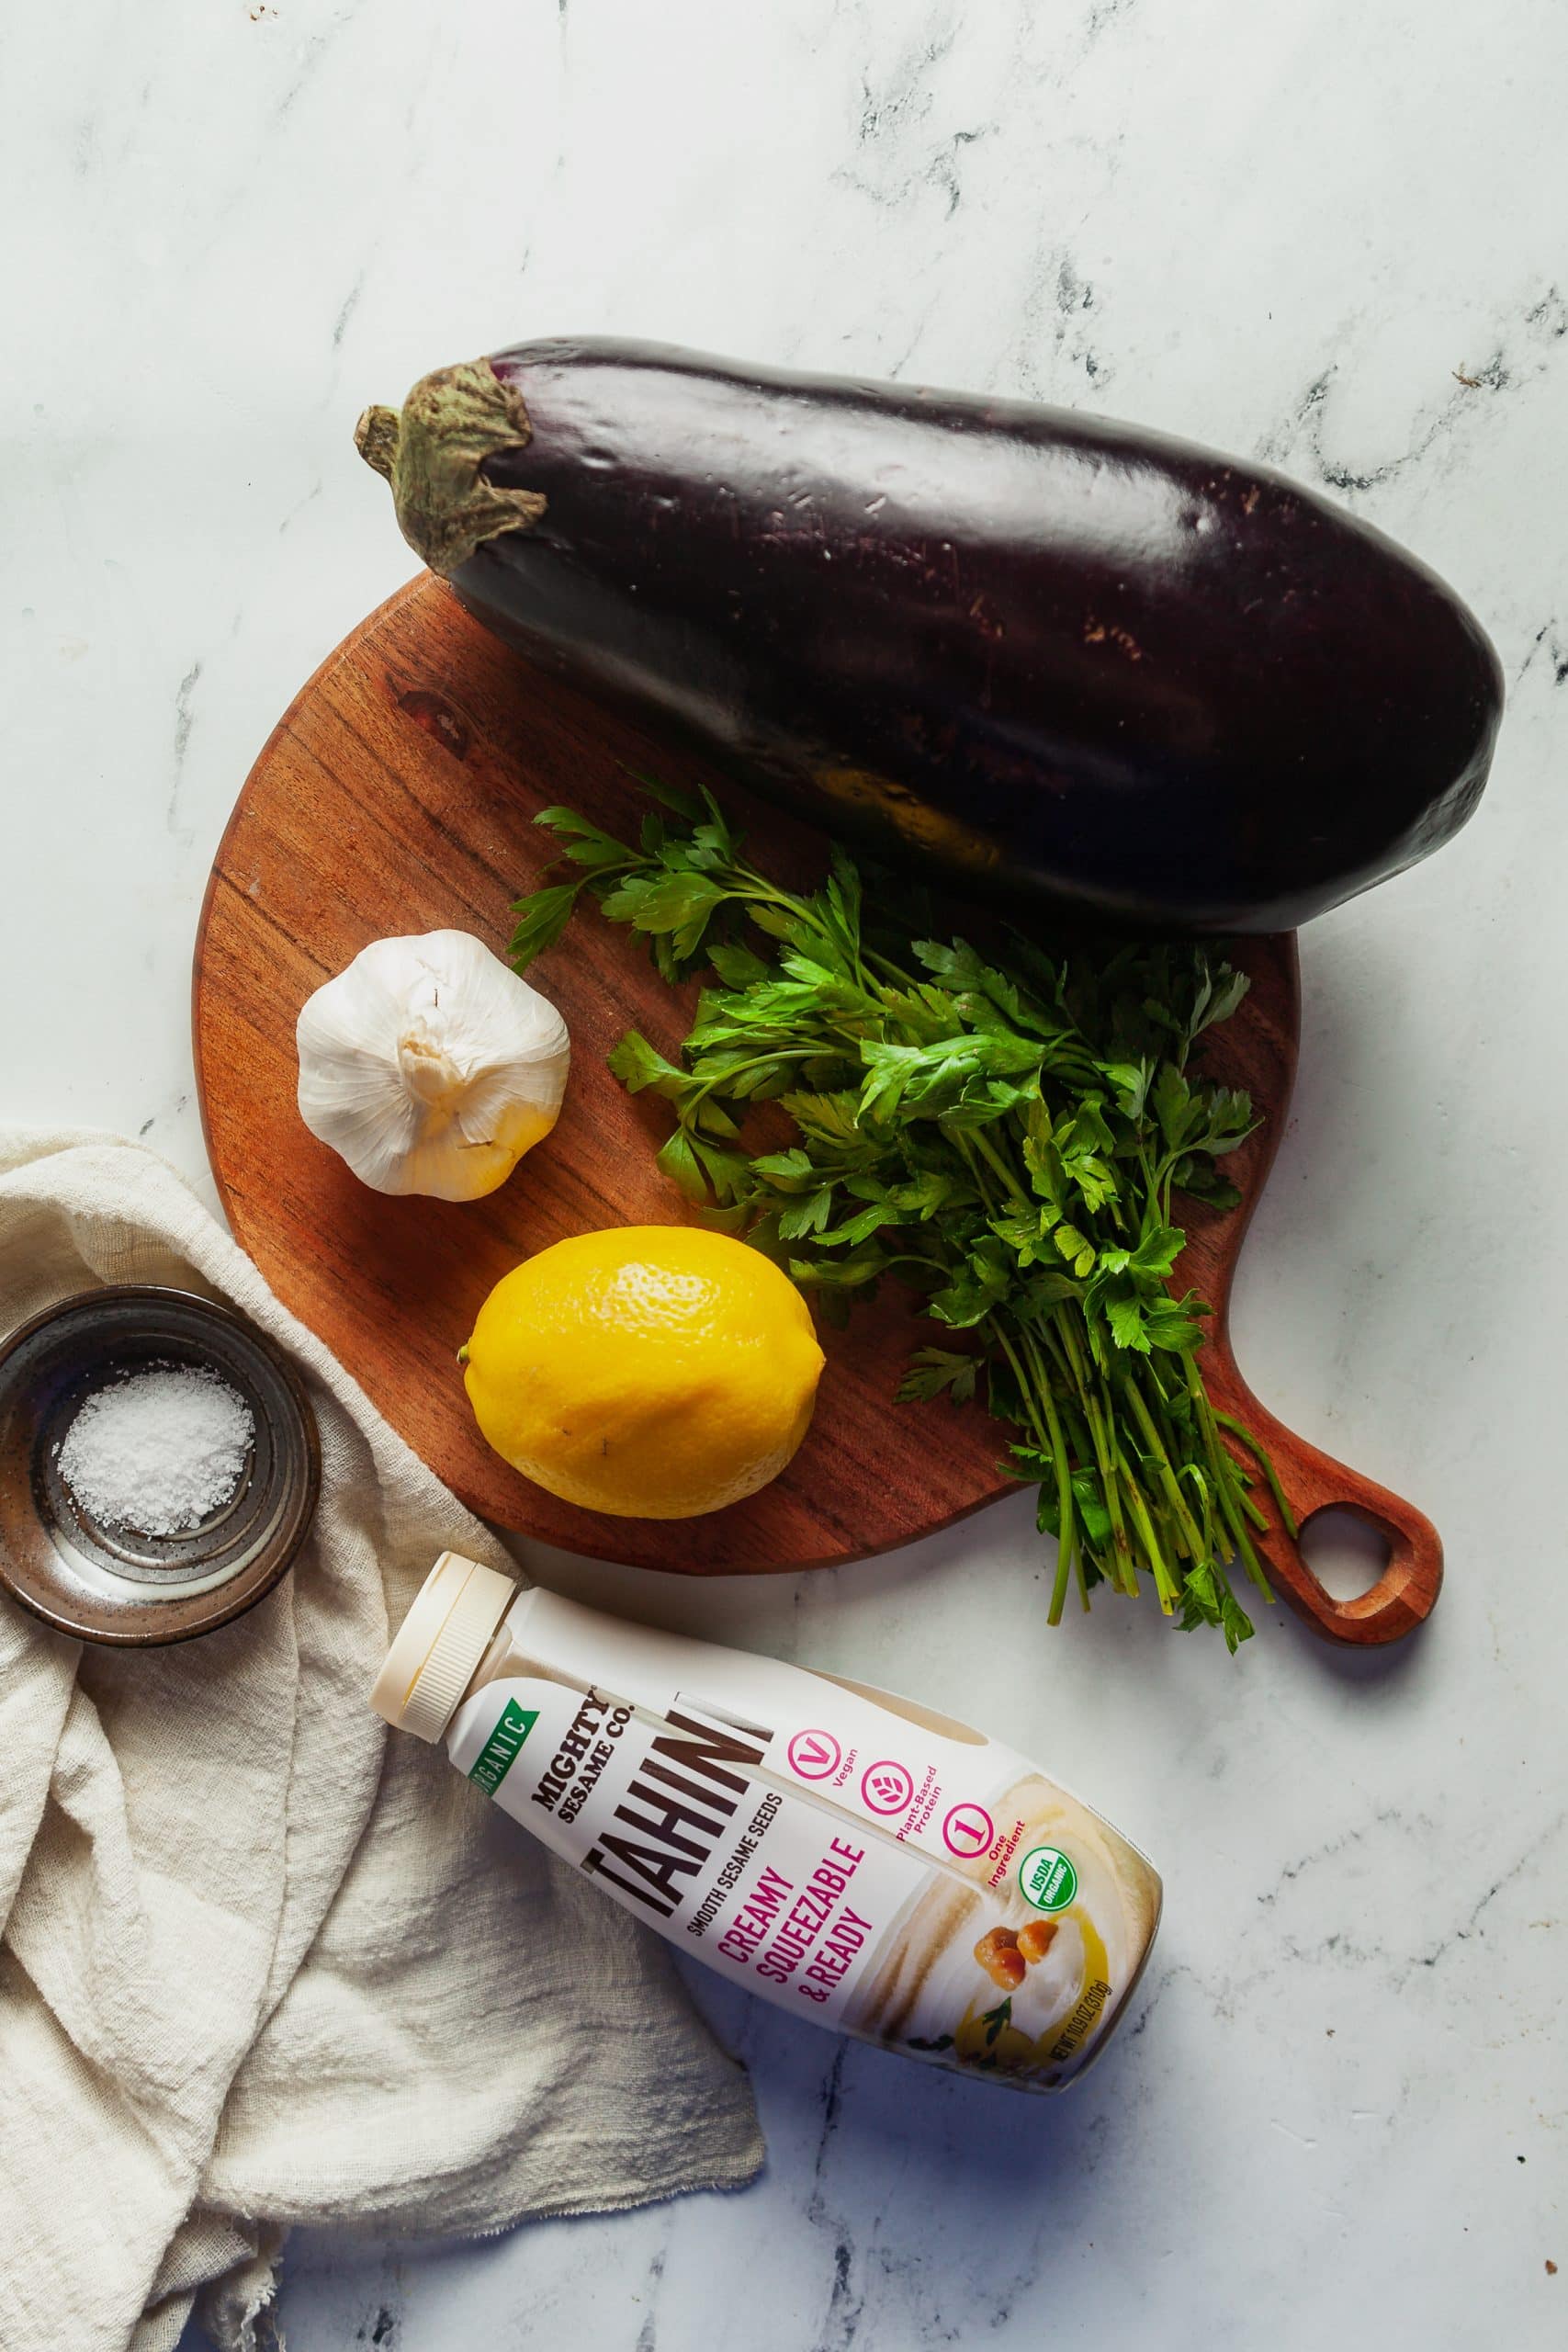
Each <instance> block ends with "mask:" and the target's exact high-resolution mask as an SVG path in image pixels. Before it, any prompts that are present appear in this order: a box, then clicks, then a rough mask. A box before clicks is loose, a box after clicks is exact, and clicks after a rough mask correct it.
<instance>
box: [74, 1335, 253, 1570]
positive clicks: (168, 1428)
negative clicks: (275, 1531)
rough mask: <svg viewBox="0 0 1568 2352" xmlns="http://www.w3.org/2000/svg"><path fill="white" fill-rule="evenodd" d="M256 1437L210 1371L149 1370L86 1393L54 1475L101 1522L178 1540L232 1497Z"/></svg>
mask: <svg viewBox="0 0 1568 2352" xmlns="http://www.w3.org/2000/svg"><path fill="white" fill-rule="evenodd" d="M254 1436H255V1421H254V1418H253V1416H252V1413H251V1408H250V1407H249V1406H248V1405H247V1404H246V1402H245V1400H244V1398H243V1397H242V1396H240V1395H239V1394H238V1393H237V1391H236V1390H234V1389H232V1388H231V1387H230V1385H229V1384H228V1382H227V1381H226V1380H222V1379H220V1377H219V1375H218V1374H217V1373H215V1372H209V1371H207V1370H205V1369H204V1368H203V1367H202V1366H200V1365H198V1364H167V1365H156V1366H154V1367H153V1368H152V1370H150V1371H147V1372H138V1373H133V1374H131V1375H130V1378H129V1379H126V1380H122V1381H120V1382H118V1384H117V1385H115V1386H114V1387H112V1388H101V1389H100V1390H99V1391H98V1393H97V1395H96V1397H88V1399H87V1401H86V1403H85V1405H84V1406H83V1407H82V1408H81V1410H80V1412H79V1413H78V1414H77V1415H76V1418H75V1419H74V1420H73V1422H72V1424H71V1427H70V1428H69V1430H67V1431H66V1433H65V1437H64V1440H63V1442H62V1445H61V1448H60V1475H61V1476H62V1478H63V1479H64V1481H65V1483H66V1485H67V1486H68V1487H70V1489H71V1491H72V1493H73V1496H74V1497H75V1498H76V1500H77V1502H78V1503H80V1504H81V1506H82V1508H83V1510H85V1511H87V1512H89V1513H90V1514H91V1516H92V1517H93V1518H94V1519H96V1520H98V1521H101V1522H102V1523H103V1524H104V1525H106V1526H108V1527H124V1528H130V1529H132V1530H134V1531H135V1532H136V1533H138V1534H141V1535H180V1534H184V1533H185V1532H186V1531H187V1530H188V1529H190V1528H193V1527H199V1526H200V1524H201V1522H202V1521H203V1520H204V1519H207V1518H209V1516H210V1515H211V1513H212V1512H213V1511H215V1510H221V1509H222V1507H223V1505H224V1504H225V1503H227V1502H230V1501H231V1500H232V1499H233V1497H234V1494H235V1492H236V1490H237V1488H238V1487H239V1484H240V1479H241V1477H242V1476H243V1471H244V1467H245V1457H246V1455H247V1454H248V1453H249V1452H250V1448H251V1444H252V1442H253V1440H254Z"/></svg>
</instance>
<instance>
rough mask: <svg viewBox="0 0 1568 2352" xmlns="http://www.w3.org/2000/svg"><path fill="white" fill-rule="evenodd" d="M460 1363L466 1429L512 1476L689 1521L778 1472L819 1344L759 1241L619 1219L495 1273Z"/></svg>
mask: <svg viewBox="0 0 1568 2352" xmlns="http://www.w3.org/2000/svg"><path fill="white" fill-rule="evenodd" d="M466 1363H467V1369H466V1371H465V1373H464V1382H465V1385H466V1386H467V1388H468V1402H469V1403H470V1404H471V1405H472V1407H473V1408H474V1417H475V1419H477V1421H478V1422H479V1428H480V1430H482V1432H483V1434H484V1436H485V1438H486V1440H487V1441H488V1442H489V1443H490V1444H491V1445H492V1446H494V1448H495V1450H496V1452H497V1453H499V1454H501V1455H502V1456H503V1458H504V1459H505V1460H506V1461H508V1462H510V1463H511V1464H512V1466H513V1469H514V1470H521V1471H522V1473H523V1475H524V1476H525V1477H526V1478H532V1479H533V1480H534V1481H535V1482H536V1485H538V1486H541V1487H547V1489H548V1490H549V1492H550V1493H551V1494H552V1495H559V1496H560V1497H561V1498H562V1499H563V1500H564V1501H566V1502H569V1503H578V1504H581V1506H582V1508H583V1509H584V1510H602V1511H609V1512H611V1513H613V1514H614V1515H615V1517H617V1518H621V1519H628V1518H629V1519H692V1518H695V1517H696V1516H697V1515H698V1514H699V1513H700V1512H703V1511H709V1510H723V1508H724V1506H725V1504H726V1503H733V1502H739V1500H740V1498H741V1497H742V1496H743V1495H754V1494H755V1493H756V1491H757V1489H758V1487H765V1486H766V1485H767V1483H768V1481H769V1479H770V1478H776V1477H777V1476H778V1474H779V1472H780V1471H781V1470H782V1469H783V1468H784V1464H785V1463H786V1462H788V1461H789V1459H790V1457H791V1455H792V1454H793V1453H795V1448H796V1447H797V1446H798V1445H799V1443H800V1441H801V1439H802V1438H803V1437H804V1436H805V1435H806V1431H807V1426H808V1424H809V1422H810V1419H811V1408H812V1406H813V1404H814V1402H815V1400H816V1396H817V1383H818V1377H819V1375H820V1374H821V1370H822V1351H821V1349H820V1348H819V1347H818V1344H817V1334H816V1332H815V1331H814V1330H813V1329H812V1327H811V1317H810V1316H809V1315H808V1314H807V1309H806V1303H805V1301H804V1300H803V1299H802V1297H801V1295H800V1293H799V1292H798V1291H797V1290H796V1289H795V1285H794V1283H792V1282H791V1281H790V1280H789V1278H788V1276H787V1275H785V1274H783V1273H781V1272H780V1271H779V1269H778V1268H777V1266H775V1265H773V1262H772V1261H771V1260H769V1259H767V1258H764V1257H763V1256H762V1255H761V1251H759V1250H752V1249H750V1248H749V1247H748V1246H747V1244H746V1243H745V1242H743V1241H735V1240H731V1239H730V1238H729V1237H728V1235H725V1234H721V1233H708V1232H704V1231H702V1230H701V1229H699V1228H695V1227H686V1226H666V1225H628V1226H622V1227H617V1228H616V1229H615V1231H613V1232H608V1233H584V1234H580V1235H578V1236H577V1237H576V1238H573V1239H572V1240H570V1241H558V1242H557V1243H556V1244H555V1246H554V1247H553V1248H552V1249H549V1250H540V1252H539V1254H538V1256H537V1257H536V1258H529V1259H527V1260H526V1261H525V1262H524V1263H523V1264H522V1265H521V1266H518V1267H516V1268H515V1269H514V1270H513V1272H511V1273H510V1274H507V1275H506V1276H505V1277H504V1278H503V1279H502V1281H501V1282H499V1283H497V1284H496V1286H495V1288H494V1289H493V1290H492V1291H491V1295H490V1296H489V1297H488V1298H487V1299H486V1301H485V1303H484V1305H483V1306H481V1307H480V1309H479V1320H478V1321H477V1322H476V1324H475V1325H474V1335H473V1338H472V1339H471V1340H469V1342H468V1350H467V1355H466Z"/></svg>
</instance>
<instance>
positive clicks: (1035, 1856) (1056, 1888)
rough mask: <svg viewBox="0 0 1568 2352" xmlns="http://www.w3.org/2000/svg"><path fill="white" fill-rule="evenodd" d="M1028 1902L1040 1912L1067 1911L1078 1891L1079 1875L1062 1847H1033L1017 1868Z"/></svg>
mask: <svg viewBox="0 0 1568 2352" xmlns="http://www.w3.org/2000/svg"><path fill="white" fill-rule="evenodd" d="M1018 1883H1019V1884H1020V1886H1021V1888H1022V1889H1023V1894H1024V1899H1025V1901H1026V1902H1029V1903H1032V1904H1033V1905H1034V1907H1035V1909H1036V1910H1037V1911H1065V1910H1066V1907H1067V1905H1068V1904H1069V1903H1070V1902H1071V1901H1072V1899H1073V1897H1074V1895H1075V1894H1077V1891H1078V1874H1077V1871H1076V1870H1075V1869H1074V1868H1073V1865H1072V1863H1071V1861H1070V1860H1068V1858H1067V1856H1066V1854H1064V1853H1063V1851H1062V1849H1061V1848H1060V1846H1034V1847H1032V1848H1031V1849H1030V1851H1029V1852H1028V1853H1027V1854H1025V1856H1024V1858H1023V1860H1022V1861H1021V1862H1020V1864H1019V1866H1018Z"/></svg>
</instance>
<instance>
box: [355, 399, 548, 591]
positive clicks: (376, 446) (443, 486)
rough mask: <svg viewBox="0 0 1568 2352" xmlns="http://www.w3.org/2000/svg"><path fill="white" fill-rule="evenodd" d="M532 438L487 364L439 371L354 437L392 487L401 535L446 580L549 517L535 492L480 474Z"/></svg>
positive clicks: (375, 413)
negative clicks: (492, 545)
mask: <svg viewBox="0 0 1568 2352" xmlns="http://www.w3.org/2000/svg"><path fill="white" fill-rule="evenodd" d="M532 437H533V428H532V427H531V425H530V424H529V423H528V412H527V410H526V409H525V407H524V405H523V401H522V397H521V395H520V394H519V393H517V392H515V391H513V389H512V387H511V386H510V385H508V384H503V383H502V380H501V379H500V377H499V376H498V375H497V374H496V372H495V370H494V368H491V364H490V362H489V360H488V359H470V360H465V361H464V362H462V363H461V364H460V365H459V366H457V367H456V368H437V369H436V370H435V372H434V375H430V376H424V377H422V378H421V379H420V381H419V382H418V383H417V384H416V385H415V386H414V388H413V390H412V392H411V393H410V394H409V396H408V398H407V400H406V401H404V402H403V405H402V407H401V409H400V410H399V409H395V408H367V410H366V412H365V413H364V415H363V416H362V417H361V418H360V420H359V422H358V424H356V425H355V428H354V439H355V447H357V449H358V451H359V454H360V456H361V457H362V458H364V460H365V462H366V464H367V466H374V467H375V469H376V471H377V472H378V474H384V475H385V476H386V478H387V480H388V481H389V482H390V483H391V485H392V497H393V501H394V503H395V504H396V507H397V512H398V527H399V529H400V531H401V532H402V535H403V537H404V538H405V539H407V541H408V543H409V545H410V547H411V548H413V550H414V552H415V554H416V555H418V556H420V557H421V558H423V560H424V562H426V563H427V564H429V566H430V568H431V570H432V571H439V572H440V573H441V574H442V576H443V577H444V578H447V577H450V575H451V574H452V573H453V572H454V571H457V568H458V566H459V565H460V564H463V563H466V562H467V561H468V558H469V557H470V556H471V555H472V554H473V553H474V551H475V549H476V548H480V547H482V546H483V545H484V543H485V541H486V540H487V539H494V538H499V537H501V535H502V532H503V531H525V530H527V529H529V528H530V527H531V526H533V525H534V524H535V523H536V522H537V521H538V519H539V517H540V515H542V514H543V513H544V511H545V500H544V498H543V497H542V496H541V495H540V493H539V492H537V491H534V490H503V489H501V488H499V487H498V486H497V484H495V483H494V482H491V481H486V480H485V477H484V468H485V466H486V464H487V463H488V461H489V460H490V459H491V458H495V457H499V456H500V455H501V454H502V451H503V450H508V449H521V448H525V447H526V446H527V444H528V442H529V441H530V439H531V438H532Z"/></svg>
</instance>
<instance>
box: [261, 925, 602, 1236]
mask: <svg viewBox="0 0 1568 2352" xmlns="http://www.w3.org/2000/svg"><path fill="white" fill-rule="evenodd" d="M296 1037H297V1041H298V1044H299V1115H300V1117H301V1118H302V1119H303V1120H304V1122H305V1125H307V1126H308V1127H309V1128H310V1133H311V1134H312V1135H313V1136H318V1137H319V1138H320V1140H321V1142H322V1143H324V1144H330V1145H331V1147H332V1148H333V1150H334V1151H336V1152H339V1153H341V1154H342V1156H343V1158H344V1159H346V1160H347V1162H348V1164H349V1166H350V1167H351V1168H352V1169H353V1170H354V1172H355V1175H356V1176H358V1177H361V1178H363V1180H364V1182H366V1183H367V1184H368V1185H370V1186H371V1187H372V1189H373V1190H374V1191H376V1192H378V1193H431V1194H433V1195H434V1198H435V1199H437V1200H440V1201H474V1200H478V1199H479V1195H480V1194H481V1193H493V1192H494V1190H495V1188H496V1186H497V1185H498V1184H502V1183H504V1182H505V1181H506V1179H507V1177H508V1176H510V1175H511V1173H512V1170H513V1168H515V1167H516V1165H517V1162H518V1161H519V1160H520V1159H522V1157H523V1154H524V1153H525V1151H530V1150H532V1148H533V1147H534V1145H535V1144H536V1143H537V1142H539V1140H540V1139H541V1137H543V1136H547V1135H548V1134H549V1131H550V1129H551V1128H552V1127H553V1126H554V1125H555V1123H556V1114H557V1113H558V1111H559V1109H560V1102H561V1096H562V1094H563V1093H564V1092H565V1091H566V1076H567V1069H568V1067H569V1064H570V1056H571V1048H570V1043H569V1041H568V1038H567V1032H566V1023H565V1022H564V1021H563V1020H562V1019H561V1017H560V1014H559V1013H558V1012H557V1011H556V1008H555V1006H554V1005H553V1004H551V1003H550V1002H549V1001H548V1000H547V998H545V997H542V996H541V995H540V994H539V992H538V990H537V989H531V988H530V987H529V986H528V983H527V981H526V980H524V979H520V978H518V976H517V974H516V973H515V972H513V971H509V970H508V968H507V967H506V966H505V965H504V964H503V963H502V961H501V959H500V957H499V956H492V955H491V952H490V949H489V948H488V947H486V946H485V944H483V942H482V941H481V940H478V939H470V938H469V936H468V933H467V932H464V931H430V932H426V933H424V935H423V938H418V939H378V940H377V941H375V942H374V944H372V945H371V946H369V947H367V948H364V949H362V950H361V952H360V954H359V955H357V956H355V959H354V961H353V963H352V964H350V965H349V966H348V967H347V968H346V970H344V971H342V972H340V973H339V974H338V975H337V978H335V979H332V980H328V981H327V982H326V984H325V986H324V987H321V988H319V989H317V990H316V993H315V995H314V996H313V997H311V998H310V1001H309V1002H308V1003H307V1004H306V1005H305V1007H304V1009H303V1011H302V1012H301V1013H300V1015H299V1027H298V1030H297V1031H296Z"/></svg>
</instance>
